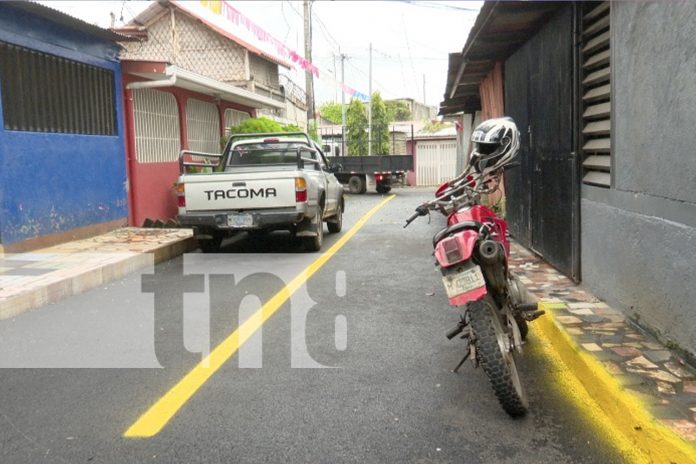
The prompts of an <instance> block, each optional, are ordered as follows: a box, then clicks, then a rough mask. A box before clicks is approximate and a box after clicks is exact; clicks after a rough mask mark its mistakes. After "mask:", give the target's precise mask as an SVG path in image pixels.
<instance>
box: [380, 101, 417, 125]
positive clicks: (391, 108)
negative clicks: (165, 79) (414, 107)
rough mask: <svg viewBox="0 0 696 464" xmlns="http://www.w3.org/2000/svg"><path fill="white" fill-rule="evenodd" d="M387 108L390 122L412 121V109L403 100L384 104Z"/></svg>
mask: <svg viewBox="0 0 696 464" xmlns="http://www.w3.org/2000/svg"><path fill="white" fill-rule="evenodd" d="M384 105H385V106H386V107H387V114H388V115H389V121H410V120H411V109H410V108H409V107H408V104H407V103H406V102H405V101H402V100H389V101H386V102H384Z"/></svg>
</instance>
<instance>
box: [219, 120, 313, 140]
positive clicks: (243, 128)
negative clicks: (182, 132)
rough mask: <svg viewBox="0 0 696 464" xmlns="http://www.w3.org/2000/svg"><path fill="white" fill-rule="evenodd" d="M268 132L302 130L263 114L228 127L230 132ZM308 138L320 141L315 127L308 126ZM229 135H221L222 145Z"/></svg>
mask: <svg viewBox="0 0 696 464" xmlns="http://www.w3.org/2000/svg"><path fill="white" fill-rule="evenodd" d="M269 132H304V130H302V128H301V127H300V126H297V125H295V124H286V125H283V124H280V123H279V122H277V121H274V120H272V119H270V118H267V117H265V116H261V117H260V118H250V119H245V120H244V121H242V122H241V123H239V124H237V125H236V126H232V127H230V134H267V133H269ZM308 134H309V136H310V138H312V139H314V140H315V141H316V142H320V140H319V138H318V136H317V130H316V128H315V127H310V128H309V132H308ZM228 138H229V137H223V139H222V140H221V145H222V146H223V147H224V146H225V145H226V144H227V139H228Z"/></svg>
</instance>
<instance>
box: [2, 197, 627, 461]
mask: <svg viewBox="0 0 696 464" xmlns="http://www.w3.org/2000/svg"><path fill="white" fill-rule="evenodd" d="M395 193H396V197H395V199H394V200H392V201H391V202H389V203H387V204H386V205H385V206H384V207H383V208H382V209H380V210H379V211H378V212H377V213H376V214H375V215H374V216H373V217H372V218H371V219H370V220H369V221H368V222H367V223H366V224H365V226H364V227H363V228H362V229H361V230H360V231H359V232H358V233H357V234H356V235H354V236H353V237H352V238H351V239H350V240H349V241H348V242H347V243H346V244H345V246H343V247H342V248H341V249H340V250H338V251H337V252H336V253H335V255H333V256H332V257H331V259H329V260H328V261H327V262H326V263H325V264H324V265H323V266H322V267H321V268H320V269H318V270H316V272H315V273H314V275H313V276H311V278H310V279H309V280H308V281H307V283H306V285H305V286H303V287H302V288H300V289H299V290H298V292H297V293H296V294H295V295H294V296H293V297H292V298H291V299H290V300H289V301H286V302H285V303H283V304H282V305H281V306H280V308H279V309H278V311H277V312H276V313H275V314H273V315H272V316H271V317H270V318H268V320H267V321H266V322H265V323H264V324H263V326H262V330H260V331H259V332H257V333H256V334H255V335H253V336H252V337H251V338H250V339H249V341H248V342H247V343H246V344H243V345H242V348H241V350H240V352H238V353H236V354H234V355H233V356H231V357H230V359H229V360H227V361H226V362H225V363H224V364H223V365H222V367H221V368H220V369H219V370H218V371H217V372H216V373H215V374H214V375H212V376H211V377H210V378H208V379H207V381H205V382H204V383H203V384H202V385H201V386H200V388H199V389H198V390H197V391H195V393H194V394H193V395H191V397H190V399H188V400H187V401H184V402H183V404H182V405H181V408H180V409H177V411H176V414H175V415H174V416H173V417H172V418H171V420H169V421H168V422H167V423H166V425H164V427H163V428H162V430H161V431H160V432H159V433H157V434H156V435H154V436H152V437H150V438H125V437H124V436H123V435H124V432H125V431H126V430H128V429H129V427H131V426H132V425H133V424H134V423H135V422H136V421H137V420H138V418H139V417H141V415H142V414H143V413H145V412H146V411H148V409H149V408H150V407H151V406H152V405H153V404H154V403H155V402H156V401H157V400H158V399H159V398H161V397H162V396H163V395H165V394H166V393H167V392H168V391H169V390H170V389H171V388H172V387H173V386H174V385H176V384H177V382H179V381H180V379H181V378H182V377H184V376H185V375H186V374H187V372H189V371H190V370H191V369H192V368H193V367H194V366H195V365H196V364H197V363H199V362H200V360H201V354H200V351H201V350H203V351H205V349H206V346H210V347H211V348H212V347H215V346H217V345H218V344H219V343H221V342H222V341H223V340H225V339H226V338H227V337H228V336H229V335H230V333H232V332H233V331H234V330H235V328H237V327H238V326H239V321H240V319H241V320H244V319H245V318H246V317H248V315H250V314H252V313H254V311H256V310H257V309H258V307H259V305H260V304H261V303H262V302H266V301H268V300H269V299H270V298H271V297H272V296H273V295H274V294H275V293H276V292H278V291H279V290H280V289H282V288H283V287H284V286H285V285H286V284H288V283H289V282H290V281H291V280H292V279H293V278H294V277H295V276H296V275H297V274H298V273H300V272H301V271H302V270H303V269H305V268H306V267H307V266H309V265H310V264H311V263H312V262H313V261H315V260H316V259H317V258H319V257H320V256H321V255H320V254H307V253H303V252H302V251H301V249H300V248H299V247H298V246H297V245H295V244H293V243H291V242H290V241H289V237H288V236H286V235H284V234H282V233H274V234H271V235H269V236H268V237H263V238H256V239H253V240H250V239H247V238H246V237H240V238H239V239H237V240H232V241H231V242H230V243H227V244H226V246H225V247H224V248H223V253H221V254H219V255H202V254H198V253H196V254H190V255H187V256H185V257H180V258H178V259H175V260H172V261H170V262H167V263H163V264H161V265H158V266H157V267H156V268H155V269H154V274H151V275H141V273H139V274H133V275H131V276H129V277H127V278H125V279H122V280H120V281H116V282H113V283H111V284H109V285H107V286H105V287H103V288H99V289H95V290H92V291H90V292H87V293H85V294H82V295H78V296H76V297H73V298H70V299H67V300H64V301H62V302H60V303H58V304H54V305H50V306H48V307H44V308H41V309H38V310H35V311H32V312H29V313H26V314H24V315H21V316H19V317H17V318H15V319H12V320H5V321H0V350H2V351H0V364H2V365H15V366H17V365H22V363H25V364H26V365H27V366H48V367H53V368H44V369H39V368H26V369H10V368H6V369H1V370H0V463H2V464H9V463H44V462H46V463H53V462H63V463H65V462H67V463H81V462H84V463H121V462H123V463H136V462H166V463H175V462H176V463H194V462H201V463H218V462H219V463H232V462H245V463H246V462H320V463H324V462H359V463H366V462H369V463H372V462H420V463H428V462H466V463H513V462H514V463H554V464H558V463H614V462H622V459H621V456H619V455H618V454H617V453H616V451H614V449H613V448H612V447H611V444H610V443H606V442H604V441H603V438H602V436H601V432H598V431H597V430H595V429H593V428H592V426H591V425H590V424H589V423H587V422H586V421H584V420H583V419H582V414H581V411H580V410H578V409H577V407H576V406H574V405H573V404H572V403H571V402H570V401H568V400H567V399H566V398H565V397H564V395H563V394H562V392H559V391H557V389H554V388H552V387H553V386H552V385H550V382H551V380H550V377H549V372H551V371H552V370H554V369H558V367H557V366H554V365H553V364H551V363H550V362H549V361H548V360H547V359H545V358H544V357H543V354H542V353H541V352H540V351H539V350H536V349H535V347H534V344H535V338H534V337H533V336H532V337H531V340H530V342H529V343H528V346H527V348H528V349H527V350H526V352H525V355H524V358H523V359H522V362H521V366H520V368H521V372H522V378H523V379H522V380H523V383H524V385H525V386H526V388H527V391H528V395H529V399H530V413H529V414H528V415H527V416H526V417H525V418H523V419H519V420H511V419H510V418H509V417H508V416H507V415H506V414H505V413H504V412H503V411H502V409H501V408H500V407H499V405H498V403H497V401H496V399H495V397H494V396H493V393H492V390H491V389H490V387H489V385H488V382H487V379H486V377H485V375H484V373H483V371H482V370H481V369H476V370H474V368H473V366H472V365H471V364H470V363H467V364H466V365H465V366H464V368H463V369H462V370H460V372H459V374H454V373H452V372H451V369H452V368H453V367H454V366H455V365H456V364H457V362H458V361H459V359H460V357H461V355H462V354H463V353H462V349H461V348H462V345H461V341H451V342H450V341H448V340H447V339H446V338H445V337H444V332H445V330H446V329H448V328H450V326H451V325H453V323H454V322H455V321H456V318H457V316H456V311H455V310H453V309H451V308H449V307H448V305H447V300H446V297H445V295H444V290H443V288H442V284H441V282H440V279H439V277H438V273H437V272H436V271H435V269H434V266H433V264H432V263H433V261H432V257H431V256H430V253H431V251H432V248H431V245H430V238H431V237H432V235H433V234H434V232H436V231H437V230H438V228H439V227H441V225H442V223H443V218H442V217H433V218H432V219H433V220H432V223H430V224H428V221H427V219H426V218H421V219H420V220H419V221H417V222H416V223H414V224H413V225H412V226H411V227H409V228H408V229H406V230H404V229H402V225H403V221H404V219H405V218H406V217H407V216H408V215H409V214H410V213H411V211H412V210H413V208H414V207H415V206H416V205H417V204H418V203H419V202H420V201H422V200H423V199H425V198H427V197H428V196H429V195H430V194H431V191H430V190H424V189H398V190H396V191H395ZM383 198H385V197H383V196H379V195H375V194H367V195H360V196H351V197H350V198H348V199H347V211H346V213H345V219H344V229H343V232H342V234H345V233H346V231H348V230H349V229H350V228H351V227H352V226H353V225H354V224H355V223H356V222H357V221H358V220H359V218H360V217H361V216H362V215H363V214H364V213H365V212H367V211H368V210H370V209H371V208H372V207H373V206H375V205H376V204H378V203H379V202H380V201H381V200H383ZM342 234H339V235H326V236H325V237H326V241H325V244H324V249H323V251H326V250H328V249H329V247H330V246H331V245H332V244H333V243H336V241H337V240H338V239H339V238H340V236H341V235H342ZM184 291H186V294H185V295H184ZM153 292H154V293H153ZM254 295H256V296H254ZM240 314H241V316H240ZM532 331H533V326H532ZM537 343H538V342H537ZM116 366H118V368H116ZM156 366H161V367H160V368H156ZM57 367H64V368H57ZM77 367H85V368H77ZM100 367H101V368H100Z"/></svg>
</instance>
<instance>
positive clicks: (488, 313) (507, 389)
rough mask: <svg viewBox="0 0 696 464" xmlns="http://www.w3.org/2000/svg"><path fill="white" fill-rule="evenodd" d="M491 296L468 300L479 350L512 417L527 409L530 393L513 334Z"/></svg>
mask: <svg viewBox="0 0 696 464" xmlns="http://www.w3.org/2000/svg"><path fill="white" fill-rule="evenodd" d="M501 317H502V316H501V315H500V313H499V311H498V309H497V307H496V305H495V303H494V302H493V300H492V299H491V298H490V297H486V298H484V299H483V300H481V301H475V302H472V303H469V320H470V323H471V328H472V330H473V331H474V335H475V336H476V353H477V357H478V360H479V362H480V364H481V367H483V371H484V372H485V373H486V375H487V376H488V380H489V381H490V382H491V386H492V387H493V391H494V392H495V396H496V397H497V398H498V401H499V402H500V405H501V406H502V407H503V409H504V410H505V412H507V413H508V414H509V415H510V416H511V417H520V416H523V415H524V414H525V413H526V412H527V408H528V402H527V395H526V393H525V391H524V388H523V387H522V383H521V382H520V377H519V374H518V373H517V366H516V364H515V357H514V354H515V353H514V350H513V349H510V348H509V344H510V337H509V335H508V333H507V331H505V330H504V328H503V327H504V325H503V323H502V321H501Z"/></svg>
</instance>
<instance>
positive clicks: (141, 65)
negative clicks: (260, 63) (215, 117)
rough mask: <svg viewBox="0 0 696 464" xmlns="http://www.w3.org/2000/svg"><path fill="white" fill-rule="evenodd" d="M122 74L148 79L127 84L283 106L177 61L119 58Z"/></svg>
mask: <svg viewBox="0 0 696 464" xmlns="http://www.w3.org/2000/svg"><path fill="white" fill-rule="evenodd" d="M121 66H122V70H123V73H124V74H131V75H134V76H138V77H142V78H145V79H147V80H146V81H141V82H131V83H130V84H128V88H131V89H132V88H144V87H145V88H157V87H180V88H182V89H187V90H191V91H193V92H198V93H202V94H204V95H210V96H212V97H216V98H219V99H221V100H226V101H228V102H232V103H238V104H240V105H244V106H247V107H249V108H256V109H261V108H285V103H284V102H281V101H278V100H274V99H272V98H269V97H264V96H263V95H259V94H257V93H254V92H251V91H249V90H246V89H243V88H241V87H237V86H234V85H231V84H227V83H225V82H220V81H217V80H215V79H212V78H210V77H206V76H203V75H201V74H197V73H194V72H192V71H189V70H187V69H183V68H180V67H178V66H176V65H173V64H169V63H164V62H159V61H127V60H124V61H122V62H121Z"/></svg>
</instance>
